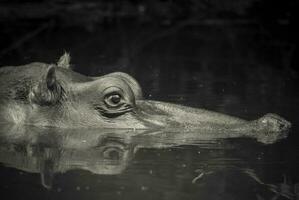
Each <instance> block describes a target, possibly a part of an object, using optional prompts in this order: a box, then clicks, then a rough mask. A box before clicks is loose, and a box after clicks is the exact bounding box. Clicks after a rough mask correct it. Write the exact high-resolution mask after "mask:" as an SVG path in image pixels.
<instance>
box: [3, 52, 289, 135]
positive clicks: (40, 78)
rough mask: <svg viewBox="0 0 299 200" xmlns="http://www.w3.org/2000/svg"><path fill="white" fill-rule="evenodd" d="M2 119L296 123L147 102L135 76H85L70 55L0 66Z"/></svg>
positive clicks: (87, 123)
mask: <svg viewBox="0 0 299 200" xmlns="http://www.w3.org/2000/svg"><path fill="white" fill-rule="evenodd" d="M0 121H1V122H10V123H14V124H19V125H33V126H38V127H58V128H107V129H134V130H136V129H155V130H157V129H160V130H161V129H163V130H167V131H174V132H175V131H180V130H196V129H207V130H209V129H212V130H219V131H222V130H226V131H227V130H228V131H229V132H238V133H240V134H242V133H248V132H250V133H253V134H258V133H259V132H263V133H269V132H275V133H283V132H286V131H288V130H289V129H290V127H291V123H290V122H288V121H287V120H285V119H284V118H282V117H280V116H279V115H277V114H271V113H269V114H266V115H264V116H262V117H260V118H258V119H256V120H245V119H241V118H238V117H234V116H229V115H226V114H221V113H218V112H214V111H209V110H205V109H199V108H192V107H187V106H183V105H177V104H173V103H166V102H161V101H154V100H146V99H144V98H143V95H142V89H141V87H140V85H139V84H138V82H137V81H136V80H135V79H134V78H133V77H131V76H130V75H128V74H126V73H122V72H114V73H110V74H107V75H103V76H99V77H90V76H85V75H82V74H80V73H77V72H75V71H73V70H72V69H71V67H70V56H69V54H67V53H65V54H64V55H63V56H62V57H60V59H59V61H58V62H57V63H55V64H47V63H41V62H34V63H30V64H26V65H23V66H5V67H2V68H0Z"/></svg>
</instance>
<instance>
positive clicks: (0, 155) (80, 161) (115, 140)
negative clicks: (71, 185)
mask: <svg viewBox="0 0 299 200" xmlns="http://www.w3.org/2000/svg"><path fill="white" fill-rule="evenodd" d="M129 135H130V134H129V133H128V132H127V131H125V130H123V131H121V130H120V131H119V132H118V133H114V132H111V131H108V130H107V131H103V132H101V133H99V132H98V131H95V130H94V131H88V132H87V133H86V132H85V131H82V130H78V131H69V132H67V131H64V132H59V131H58V130H53V129H39V128H36V127H31V128H29V129H28V128H27V129H26V127H22V128H20V127H19V126H10V125H3V126H2V127H1V130H0V143H1V145H0V162H1V163H3V164H5V165H6V166H8V167H13V168H17V169H20V170H22V171H26V172H30V173H40V174H41V181H42V184H43V185H44V186H45V187H47V188H50V187H51V185H52V179H53V177H54V175H55V174H56V173H64V172H67V171H70V170H73V169H82V170H86V171H89V172H91V173H94V174H104V175H113V174H119V173H121V172H122V171H123V170H125V169H126V167H127V165H128V163H129V161H130V160H131V159H132V157H133V155H134V150H135V146H134V144H132V142H131V141H130V139H131V136H130V137H128V136H129Z"/></svg>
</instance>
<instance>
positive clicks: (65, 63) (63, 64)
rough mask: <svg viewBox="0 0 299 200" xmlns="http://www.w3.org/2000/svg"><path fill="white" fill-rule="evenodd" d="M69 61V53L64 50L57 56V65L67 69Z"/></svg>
mask: <svg viewBox="0 0 299 200" xmlns="http://www.w3.org/2000/svg"><path fill="white" fill-rule="evenodd" d="M70 62H71V56H70V54H69V53H67V52H64V54H63V55H62V56H61V57H60V58H59V60H58V62H57V66H58V67H62V68H66V69H69V68H70Z"/></svg>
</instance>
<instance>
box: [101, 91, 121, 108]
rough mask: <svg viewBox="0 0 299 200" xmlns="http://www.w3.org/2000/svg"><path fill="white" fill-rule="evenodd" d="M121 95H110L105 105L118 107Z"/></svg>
mask: <svg viewBox="0 0 299 200" xmlns="http://www.w3.org/2000/svg"><path fill="white" fill-rule="evenodd" d="M121 98H122V97H121V95H120V94H110V95H107V96H106V97H105V103H106V104H107V106H110V107H117V106H119V104H120V102H121Z"/></svg>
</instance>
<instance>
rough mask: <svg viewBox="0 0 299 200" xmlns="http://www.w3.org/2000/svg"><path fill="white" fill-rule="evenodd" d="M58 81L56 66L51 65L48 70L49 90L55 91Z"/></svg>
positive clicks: (47, 82) (47, 81)
mask: <svg viewBox="0 0 299 200" xmlns="http://www.w3.org/2000/svg"><path fill="white" fill-rule="evenodd" d="M56 82H57V80H56V69H55V66H54V65H50V66H49V67H48V69H47V75H46V84H47V88H48V89H49V90H53V89H54V87H55V84H56Z"/></svg>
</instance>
